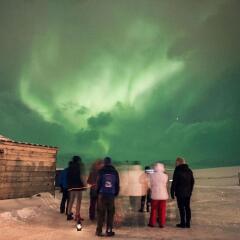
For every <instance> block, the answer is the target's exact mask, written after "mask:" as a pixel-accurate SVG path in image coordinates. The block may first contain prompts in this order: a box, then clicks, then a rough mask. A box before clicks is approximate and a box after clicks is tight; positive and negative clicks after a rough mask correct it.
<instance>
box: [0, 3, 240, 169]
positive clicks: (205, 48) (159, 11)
mask: <svg viewBox="0 0 240 240" xmlns="http://www.w3.org/2000/svg"><path fill="white" fill-rule="evenodd" d="M239 4H240V3H239V1H237V0H236V1H234V0H216V1H215V0H213V1H191V0H189V1H187V0H184V1H177V0H176V1H167V0H166V1H154V0H132V1H127V0H126V1H125V0H123V1H112V0H111V1H110V0H102V1H97V0H92V1H87V0H81V1H63V2H61V3H59V1H54V0H53V1H47V0H43V1H30V2H28V1H24V3H23V2H22V1H19V2H16V3H15V4H14V5H13V4H11V3H10V2H8V1H2V2H1V3H0V5H1V6H0V16H1V19H0V26H1V29H4V31H3V33H2V34H1V39H0V52H1V55H0V84H1V88H0V123H1V124H0V133H1V134H3V135H6V136H8V137H10V138H13V139H16V140H22V141H31V142H36V143H44V144H51V145H57V146H59V147H60V149H61V151H60V154H59V165H64V163H66V162H67V161H68V159H69V156H70V155H72V154H77V153H78V154H80V155H82V156H83V157H84V159H86V160H87V161H88V160H94V159H95V158H98V157H102V156H105V155H110V156H112V157H113V159H114V160H116V161H126V160H130V161H135V160H139V161H141V162H142V163H143V164H146V163H152V162H154V161H157V160H161V161H165V162H167V163H169V164H170V163H171V162H173V161H174V159H175V157H176V156H178V155H181V156H184V157H185V158H186V159H188V161H189V163H190V164H192V165H193V166H198V167H207V166H221V165H237V164H239V155H240V150H239V147H238V145H239V144H238V143H239V140H240V129H239V128H240V127H239V117H240V115H239V107H240V106H239V103H240V99H239V92H240V91H239V90H240V86H239V85H240V84H239V76H240V72H239V69H240V55H239V54H238V53H239V52H240V49H239V48H240V46H239V42H240V30H239V28H238V27H237V26H238V22H239V20H240V19H239V14H238V9H239V8H240V6H239ZM16 9H17V11H16Z"/></svg>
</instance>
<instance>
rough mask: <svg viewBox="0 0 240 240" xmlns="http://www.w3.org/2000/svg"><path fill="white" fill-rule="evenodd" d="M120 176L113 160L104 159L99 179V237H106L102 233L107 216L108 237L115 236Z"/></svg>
mask: <svg viewBox="0 0 240 240" xmlns="http://www.w3.org/2000/svg"><path fill="white" fill-rule="evenodd" d="M119 190H120V187H119V175H118V172H117V170H116V169H115V168H114V167H113V166H112V160H111V158H110V157H106V158H105V159H104V167H103V168H102V169H101V170H100V171H99V174H98V178H97V194H98V202H97V212H98V214H97V229H96V235H97V236H104V235H103V233H102V227H103V223H104V218H105V215H107V221H106V225H107V226H106V235H107V236H109V237H110V236H114V235H115V233H114V232H113V231H112V230H113V220H114V213H115V204H114V199H115V197H116V196H118V194H119Z"/></svg>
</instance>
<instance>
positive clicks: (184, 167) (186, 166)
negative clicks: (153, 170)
mask: <svg viewBox="0 0 240 240" xmlns="http://www.w3.org/2000/svg"><path fill="white" fill-rule="evenodd" d="M177 169H182V170H186V169H189V167H188V165H187V164H181V165H179V166H177Z"/></svg>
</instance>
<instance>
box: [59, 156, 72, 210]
mask: <svg viewBox="0 0 240 240" xmlns="http://www.w3.org/2000/svg"><path fill="white" fill-rule="evenodd" d="M71 164H72V161H70V162H69V163H68V167H67V168H65V169H64V170H63V171H62V172H61V174H60V176H59V185H60V189H61V192H62V200H61V204H60V213H67V208H68V201H69V194H68V183H67V173H68V169H69V167H70V166H71ZM66 203H67V206H66Z"/></svg>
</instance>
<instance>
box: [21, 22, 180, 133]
mask: <svg viewBox="0 0 240 240" xmlns="http://www.w3.org/2000/svg"><path fill="white" fill-rule="evenodd" d="M137 26H138V28H139V26H141V25H139V24H137ZM150 29H151V28H150ZM149 31H150V30H149ZM130 32H132V34H131V35H130V39H131V38H133V34H135V35H136V37H139V29H137V30H136V29H135V30H134V31H133V30H131V31H130ZM151 32H154V33H153V34H151ZM156 34H157V33H156V29H155V28H153V30H152V31H150V33H149V38H148V39H147V40H149V41H151V40H152V39H153V38H155V37H156ZM50 36H51V35H50ZM47 39H48V38H47ZM49 39H50V40H49V42H48V41H44V42H43V43H42V44H40V45H34V47H33V51H32V57H31V59H30V63H29V64H28V65H27V66H26V69H25V70H24V72H23V73H24V74H22V78H21V81H20V93H21V97H22V101H23V102H24V103H25V104H26V105H27V106H28V107H30V108H31V109H33V110H35V111H36V112H38V113H39V114H40V115H41V116H42V117H43V118H44V119H45V120H47V121H49V122H58V123H60V124H63V125H64V126H66V127H68V128H69V130H73V131H74V130H78V129H82V128H86V127H87V119H88V118H89V117H90V116H97V115H98V114H99V113H101V112H109V111H112V110H113V108H114V107H115V106H116V104H117V103H121V104H124V105H127V106H130V107H134V108H136V109H138V110H140V111H141V109H142V108H143V107H144V106H143V103H144V102H145V101H147V98H148V97H149V94H147V93H149V92H150V91H152V90H153V89H154V87H155V86H156V85H159V84H161V83H164V82H165V81H167V80H168V79H169V78H170V77H173V76H174V75H175V74H176V73H178V72H179V71H181V70H182V68H183V62H180V61H175V60H170V59H167V57H166V56H165V55H166V54H165V53H164V51H163V52H162V53H159V54H161V58H160V59H158V61H154V59H153V60H151V59H149V63H148V65H145V64H144V58H143V57H142V56H141V55H140V54H139V53H138V52H136V50H135V52H136V53H135V52H133V57H130V59H129V60H128V61H127V62H125V61H121V59H119V58H118V57H117V56H115V55H114V54H109V53H106V54H105V55H104V54H101V55H99V56H96V57H95V58H94V60H93V62H91V63H90V65H89V66H87V68H83V69H82V70H79V69H81V68H82V66H81V65H80V64H79V67H76V68H74V69H72V72H64V74H61V69H60V70H59V71H60V73H59V72H58V69H59V67H58V63H61V54H60V53H59V51H60V49H59V48H58V44H57V43H58V39H57V38H56V36H55V37H49ZM54 41H56V45H55V44H54ZM144 41H146V38H144ZM36 46H37V47H36ZM139 52H141V48H140V49H139ZM66 64H68V63H66ZM69 67H71V66H69ZM118 69H120V71H119V70H118ZM39 90H40V91H43V92H44V91H46V95H44V94H42V95H37V94H35V92H36V93H37V92H38V91H39ZM48 94H50V95H48ZM80 109H86V111H85V112H84V113H81V114H77V113H79V110H80ZM55 113H58V115H57V117H56V116H55ZM59 113H60V114H61V118H59Z"/></svg>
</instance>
